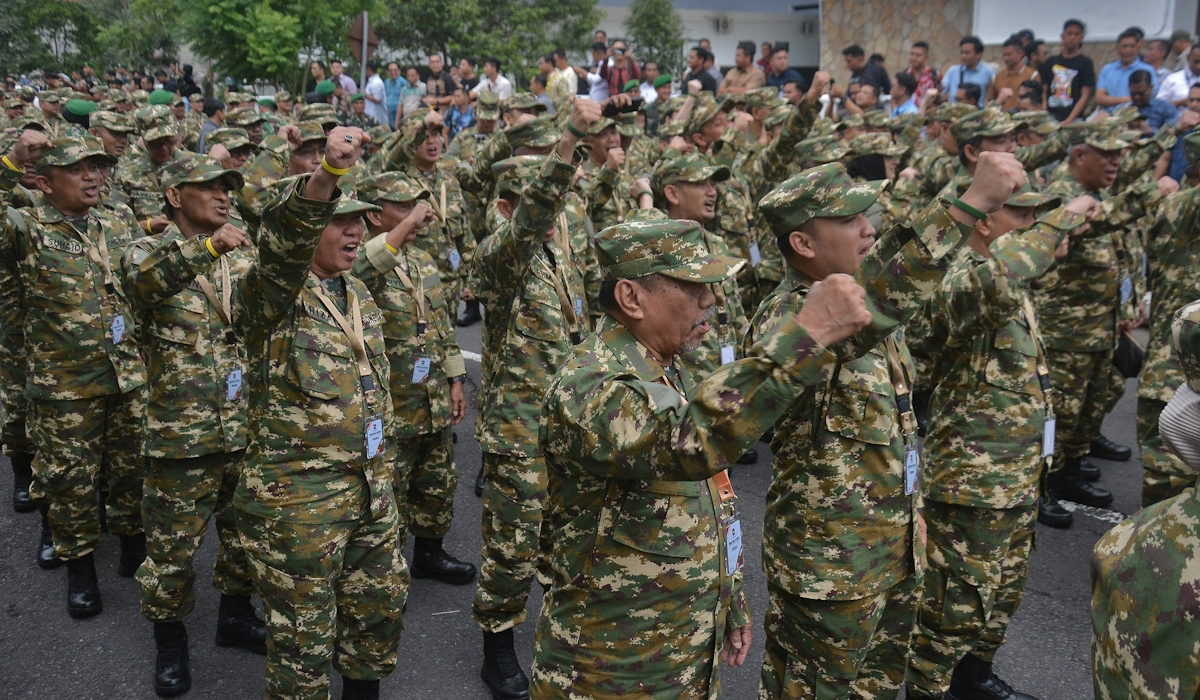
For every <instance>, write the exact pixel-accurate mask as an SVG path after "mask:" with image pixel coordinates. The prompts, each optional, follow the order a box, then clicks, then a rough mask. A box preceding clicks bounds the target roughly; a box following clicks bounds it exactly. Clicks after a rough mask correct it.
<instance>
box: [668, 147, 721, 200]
mask: <svg viewBox="0 0 1200 700" xmlns="http://www.w3.org/2000/svg"><path fill="white" fill-rule="evenodd" d="M730 174H731V173H730V171H729V168H727V167H725V166H724V165H714V164H713V162H712V161H710V160H709V159H708V156H706V155H704V154H703V153H689V154H688V155H686V156H680V157H679V158H673V159H671V160H667V161H664V162H663V163H661V164H660V165H659V166H658V168H657V169H655V171H654V175H653V176H651V178H650V187H651V188H652V189H653V190H654V193H655V194H656V195H660V196H661V195H662V193H663V191H664V190H665V189H666V187H667V185H674V184H675V183H677V182H704V181H705V180H708V179H710V178H711V179H712V181H713V182H724V181H725V180H728V179H729V176H730Z"/></svg>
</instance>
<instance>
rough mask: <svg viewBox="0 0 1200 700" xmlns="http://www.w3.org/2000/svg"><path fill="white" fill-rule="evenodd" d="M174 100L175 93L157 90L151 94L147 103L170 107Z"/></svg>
mask: <svg viewBox="0 0 1200 700" xmlns="http://www.w3.org/2000/svg"><path fill="white" fill-rule="evenodd" d="M174 98H175V93H172V92H167V91H166V90H155V91H154V92H152V93H150V97H148V98H147V101H148V102H149V103H150V104H152V105H169V104H171V100H172V99H174Z"/></svg>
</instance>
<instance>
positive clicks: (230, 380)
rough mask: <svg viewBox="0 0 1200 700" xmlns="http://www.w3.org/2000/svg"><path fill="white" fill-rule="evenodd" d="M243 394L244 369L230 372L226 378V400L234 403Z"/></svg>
mask: <svg viewBox="0 0 1200 700" xmlns="http://www.w3.org/2000/svg"><path fill="white" fill-rule="evenodd" d="M241 393H242V369H241V368H240V367H239V368H238V369H232V370H229V376H228V377H225V400H226V401H233V400H234V399H236V398H237V397H238V396H240V395H241Z"/></svg>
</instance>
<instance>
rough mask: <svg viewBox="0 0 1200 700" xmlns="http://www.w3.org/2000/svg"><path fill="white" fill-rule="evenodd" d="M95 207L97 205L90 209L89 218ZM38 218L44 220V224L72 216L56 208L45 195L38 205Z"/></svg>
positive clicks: (54, 222) (55, 222)
mask: <svg viewBox="0 0 1200 700" xmlns="http://www.w3.org/2000/svg"><path fill="white" fill-rule="evenodd" d="M96 206H99V205H96ZM95 208H96V207H92V208H91V209H88V213H87V218H89V219H90V218H92V211H93V210H94V209H95ZM37 218H38V221H40V222H42V223H43V224H57V223H58V222H60V221H66V220H67V219H70V218H72V217H69V216H67V215H66V214H64V213H62V212H61V211H59V210H57V209H55V208H54V207H53V206H51V204H50V202H49V201H48V200H47V199H46V198H45V197H42V201H41V202H40V203H39V204H38V205H37Z"/></svg>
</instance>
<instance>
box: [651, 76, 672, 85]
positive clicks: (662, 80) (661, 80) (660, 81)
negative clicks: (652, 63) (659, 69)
mask: <svg viewBox="0 0 1200 700" xmlns="http://www.w3.org/2000/svg"><path fill="white" fill-rule="evenodd" d="M670 84H671V76H669V75H667V74H666V73H663V74H662V75H660V76H658V77H657V78H655V79H654V83H653V86H654V87H656V88H660V87H662V86H663V85H670Z"/></svg>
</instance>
